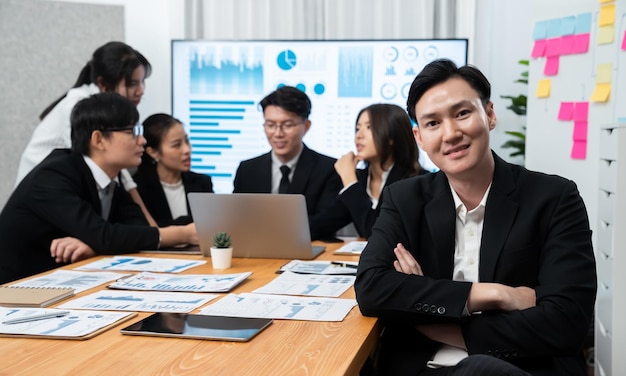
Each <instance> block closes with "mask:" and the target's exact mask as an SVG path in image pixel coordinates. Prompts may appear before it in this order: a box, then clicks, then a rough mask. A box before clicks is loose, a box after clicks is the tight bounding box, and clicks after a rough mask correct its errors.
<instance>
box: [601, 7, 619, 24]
mask: <svg viewBox="0 0 626 376" xmlns="http://www.w3.org/2000/svg"><path fill="white" fill-rule="evenodd" d="M614 24H615V4H609V5H604V6H602V7H600V20H599V21H598V26H608V25H614Z"/></svg>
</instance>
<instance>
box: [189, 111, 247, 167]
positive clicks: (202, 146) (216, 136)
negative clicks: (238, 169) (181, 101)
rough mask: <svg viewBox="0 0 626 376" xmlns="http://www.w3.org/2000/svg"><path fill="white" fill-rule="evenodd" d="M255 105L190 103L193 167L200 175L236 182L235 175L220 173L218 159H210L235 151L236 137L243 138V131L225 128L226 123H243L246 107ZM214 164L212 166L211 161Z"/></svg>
mask: <svg viewBox="0 0 626 376" xmlns="http://www.w3.org/2000/svg"><path fill="white" fill-rule="evenodd" d="M251 105H254V102H250V101H209V100H190V101H189V128H190V130H189V133H190V136H189V140H190V141H191V147H192V150H193V158H192V167H193V169H194V170H196V171H199V172H204V173H208V174H210V175H211V176H214V177H218V178H219V177H225V178H232V177H233V174H232V173H231V172H225V171H220V170H219V169H217V166H216V165H215V162H216V161H217V159H216V158H213V159H212V158H206V159H208V160H209V162H208V163H206V162H205V157H206V156H220V155H223V152H224V151H225V150H232V149H233V141H232V140H231V137H232V136H233V135H239V134H241V129H237V128H232V127H231V128H229V127H225V126H224V124H223V123H224V122H229V121H235V122H236V121H241V120H243V119H244V113H245V112H246V106H251ZM211 160H212V161H213V162H210V161H211Z"/></svg>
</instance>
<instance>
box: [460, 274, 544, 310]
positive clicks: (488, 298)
mask: <svg viewBox="0 0 626 376" xmlns="http://www.w3.org/2000/svg"><path fill="white" fill-rule="evenodd" d="M536 304H537V294H536V293H535V290H534V289H531V288H530V287H525V286H520V287H511V286H506V285H502V284H500V283H486V282H481V283H474V284H472V288H471V290H470V295H469V298H468V300H467V309H468V310H469V312H470V313H473V312H478V311H489V310H494V309H498V310H503V311H515V310H522V309H526V308H531V307H534V306H535V305H536Z"/></svg>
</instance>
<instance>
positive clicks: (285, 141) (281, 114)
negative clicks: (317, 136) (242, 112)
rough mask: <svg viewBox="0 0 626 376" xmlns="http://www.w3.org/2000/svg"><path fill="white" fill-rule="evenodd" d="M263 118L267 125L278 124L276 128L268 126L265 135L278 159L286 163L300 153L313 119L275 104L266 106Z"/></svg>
mask: <svg viewBox="0 0 626 376" xmlns="http://www.w3.org/2000/svg"><path fill="white" fill-rule="evenodd" d="M263 118H264V120H265V124H266V125H267V124H274V125H276V126H275V127H273V128H274V129H269V128H268V127H267V126H266V127H265V136H266V137H267V141H268V142H269V143H270V146H271V147H272V151H273V152H274V154H276V156H277V157H278V159H280V161H281V162H283V163H284V162H288V161H289V160H291V159H293V158H294V157H295V156H296V155H298V153H299V152H300V150H302V147H303V145H302V138H303V137H304V135H305V134H306V132H308V130H309V128H310V127H311V121H310V120H308V119H307V120H305V119H302V118H301V117H300V116H298V115H296V114H295V113H293V112H289V111H286V110H284V109H283V108H281V107H278V106H274V105H270V106H267V107H266V108H265V111H264V112H263ZM290 125H294V126H290Z"/></svg>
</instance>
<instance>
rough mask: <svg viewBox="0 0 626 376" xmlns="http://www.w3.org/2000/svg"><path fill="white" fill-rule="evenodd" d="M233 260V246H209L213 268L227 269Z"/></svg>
mask: <svg viewBox="0 0 626 376" xmlns="http://www.w3.org/2000/svg"><path fill="white" fill-rule="evenodd" d="M232 261H233V248H232V247H230V248H216V247H211V263H212V264H213V269H228V268H230V266H231V264H232Z"/></svg>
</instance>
